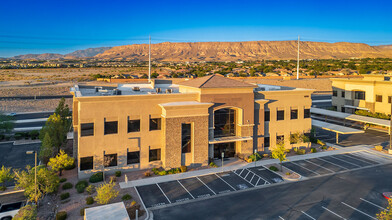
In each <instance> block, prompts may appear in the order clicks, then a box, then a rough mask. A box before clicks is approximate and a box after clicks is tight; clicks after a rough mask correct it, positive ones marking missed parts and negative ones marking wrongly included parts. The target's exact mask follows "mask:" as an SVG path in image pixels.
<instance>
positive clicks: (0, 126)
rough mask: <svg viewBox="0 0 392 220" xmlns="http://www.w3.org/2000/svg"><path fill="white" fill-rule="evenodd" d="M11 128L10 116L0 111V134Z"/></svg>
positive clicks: (12, 126) (7, 131)
mask: <svg viewBox="0 0 392 220" xmlns="http://www.w3.org/2000/svg"><path fill="white" fill-rule="evenodd" d="M13 128H14V123H13V122H12V117H10V116H8V115H4V114H1V113H0V134H4V133H9V132H11V131H12V129H13Z"/></svg>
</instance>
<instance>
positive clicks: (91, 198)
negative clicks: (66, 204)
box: [86, 196, 94, 205]
mask: <svg viewBox="0 0 392 220" xmlns="http://www.w3.org/2000/svg"><path fill="white" fill-rule="evenodd" d="M93 203H94V198H93V197H91V196H89V197H87V198H86V204H87V205H91V204H93Z"/></svg>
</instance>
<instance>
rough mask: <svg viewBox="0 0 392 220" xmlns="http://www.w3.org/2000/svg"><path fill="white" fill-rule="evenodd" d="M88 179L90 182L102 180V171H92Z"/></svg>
mask: <svg viewBox="0 0 392 220" xmlns="http://www.w3.org/2000/svg"><path fill="white" fill-rule="evenodd" d="M89 181H90V183H97V182H101V181H103V173H102V172H98V173H94V174H93V175H91V177H90V179H89Z"/></svg>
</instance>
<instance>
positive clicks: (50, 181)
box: [15, 166, 60, 203]
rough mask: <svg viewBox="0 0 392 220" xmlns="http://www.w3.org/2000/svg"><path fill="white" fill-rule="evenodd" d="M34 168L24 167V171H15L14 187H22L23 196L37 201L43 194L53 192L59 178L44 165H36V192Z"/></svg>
mask: <svg viewBox="0 0 392 220" xmlns="http://www.w3.org/2000/svg"><path fill="white" fill-rule="evenodd" d="M34 171H35V170H34V168H31V167H30V166H27V167H26V171H25V170H23V171H16V172H15V179H16V188H17V189H24V190H25V192H24V193H25V196H26V197H27V198H28V200H29V201H34V202H35V203H38V200H40V199H41V198H42V197H43V196H44V195H46V194H48V193H52V192H55V191H56V190H57V188H58V186H59V183H60V179H59V177H58V176H57V175H56V173H54V172H53V171H51V170H48V169H47V168H46V167H44V166H38V167H37V192H36V191H35V175H34Z"/></svg>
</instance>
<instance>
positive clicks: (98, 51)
mask: <svg viewBox="0 0 392 220" xmlns="http://www.w3.org/2000/svg"><path fill="white" fill-rule="evenodd" d="M297 46H298V45H297V41H246V42H193V43H170V42H164V43H158V44H152V45H151V57H152V60H155V61H237V60H262V59H271V60H281V59H283V60H286V59H296V58H297ZM86 57H93V58H97V59H108V60H129V61H147V60H148V44H133V45H124V46H117V47H112V48H110V47H100V48H89V49H86V50H78V51H75V52H73V53H69V54H65V55H61V54H33V55H32V54H27V55H20V56H16V57H14V58H15V59H60V58H64V59H67V58H86ZM300 58H301V59H349V58H392V45H382V46H370V45H368V44H364V43H348V42H338V43H326V42H313V41H301V42H300Z"/></svg>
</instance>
